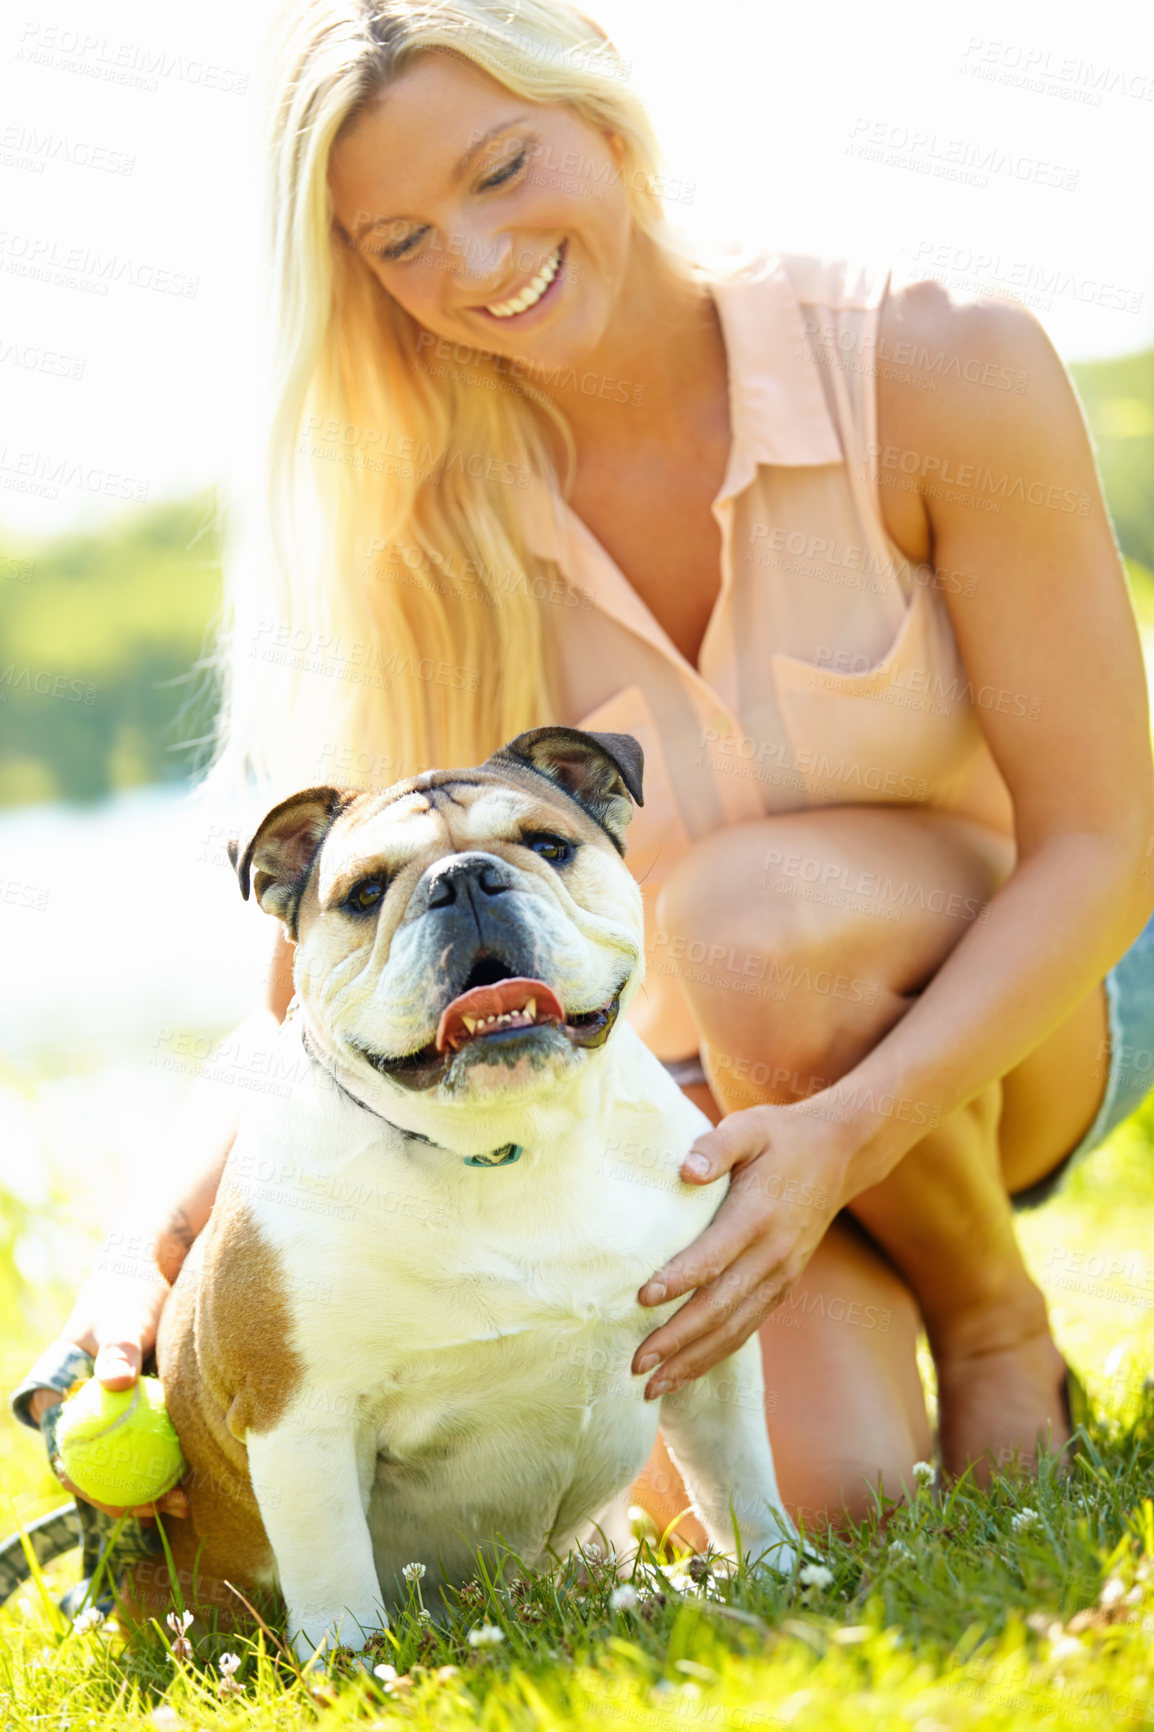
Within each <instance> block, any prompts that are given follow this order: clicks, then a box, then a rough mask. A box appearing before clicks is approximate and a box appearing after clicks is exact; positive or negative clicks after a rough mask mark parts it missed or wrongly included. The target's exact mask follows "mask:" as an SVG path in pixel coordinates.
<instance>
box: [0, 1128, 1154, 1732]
mask: <svg viewBox="0 0 1154 1732" xmlns="http://www.w3.org/2000/svg"><path fill="white" fill-rule="evenodd" d="M1152 1161H1154V1103H1152V1105H1151V1106H1150V1107H1148V1108H1147V1109H1145V1111H1144V1113H1143V1114H1142V1115H1139V1117H1138V1118H1137V1119H1135V1120H1133V1121H1131V1123H1130V1124H1129V1125H1127V1126H1125V1127H1123V1128H1122V1129H1121V1130H1120V1131H1119V1132H1117V1133H1116V1134H1115V1136H1114V1138H1113V1139H1112V1140H1111V1142H1110V1143H1109V1144H1108V1145H1107V1146H1106V1147H1105V1148H1104V1149H1102V1150H1099V1151H1098V1152H1097V1153H1096V1154H1095V1155H1094V1156H1093V1157H1092V1159H1091V1161H1090V1162H1089V1163H1087V1164H1086V1165H1085V1166H1084V1167H1083V1168H1082V1169H1081V1170H1080V1171H1079V1172H1078V1173H1076V1174H1075V1175H1074V1177H1073V1178H1072V1180H1071V1181H1070V1182H1069V1184H1068V1185H1067V1187H1066V1188H1065V1189H1064V1190H1063V1191H1062V1192H1061V1193H1060V1195H1059V1196H1058V1197H1057V1198H1056V1199H1055V1200H1054V1201H1053V1202H1051V1203H1049V1204H1047V1205H1046V1206H1045V1208H1043V1209H1042V1210H1039V1211H1037V1212H1035V1213H1033V1214H1030V1215H1027V1216H1024V1217H1022V1220H1021V1234H1022V1238H1023V1242H1024V1244H1025V1247H1026V1251H1027V1256H1028V1258H1029V1260H1030V1263H1031V1267H1032V1268H1033V1270H1034V1272H1035V1274H1036V1275H1037V1276H1038V1278H1039V1279H1040V1280H1041V1281H1042V1282H1043V1284H1044V1285H1045V1287H1046V1289H1047V1292H1048V1295H1049V1298H1050V1301H1051V1306H1052V1314H1053V1317H1054V1322H1055V1329H1056V1333H1057V1335H1058V1338H1059V1341H1060V1344H1061V1345H1062V1347H1063V1349H1064V1350H1065V1351H1066V1352H1067V1354H1068V1355H1069V1357H1070V1358H1071V1360H1072V1361H1073V1363H1074V1364H1075V1365H1076V1366H1077V1368H1078V1369H1079V1371H1080V1372H1081V1373H1082V1374H1083V1376H1084V1379H1085V1381H1086V1383H1087V1386H1088V1388H1089V1391H1090V1395H1091V1398H1092V1402H1093V1406H1094V1419H1093V1422H1092V1425H1091V1427H1090V1431H1089V1435H1088V1440H1087V1446H1086V1449H1085V1451H1084V1453H1083V1454H1082V1455H1081V1457H1080V1458H1079V1459H1078V1460H1077V1461H1076V1462H1075V1464H1074V1467H1073V1470H1072V1472H1071V1473H1070V1474H1069V1475H1068V1476H1063V1475H1062V1474H1060V1473H1058V1472H1057V1471H1055V1470H1054V1467H1053V1465H1052V1464H1047V1465H1046V1466H1045V1468H1044V1470H1043V1472H1042V1473H1041V1475H1040V1476H1039V1477H1038V1478H1037V1479H1033V1480H1027V1481H1022V1482H1012V1481H1001V1482H999V1483H997V1484H996V1485H995V1487H994V1488H993V1490H991V1491H990V1492H989V1493H985V1494H982V1493H978V1492H975V1491H973V1490H970V1489H968V1488H967V1487H965V1486H963V1487H962V1488H960V1489H957V1490H955V1491H953V1492H952V1493H948V1494H944V1495H937V1494H933V1493H931V1492H928V1491H920V1492H919V1493H918V1496H917V1498H916V1500H915V1502H914V1503H913V1504H912V1505H908V1506H893V1505H888V1506H885V1507H879V1508H878V1509H877V1510H876V1511H875V1513H874V1516H873V1518H872V1519H871V1520H870V1521H869V1522H867V1523H865V1524H863V1525H862V1526H861V1527H860V1528H859V1529H858V1530H856V1531H855V1532H853V1533H851V1534H849V1535H843V1536H841V1537H834V1536H831V1535H826V1534H822V1535H815V1536H813V1537H814V1538H815V1540H816V1541H817V1542H818V1544H819V1547H820V1549H821V1551H822V1552H823V1554H824V1555H825V1557H826V1558H827V1561H828V1564H829V1567H830V1569H831V1571H832V1574H833V1580H832V1582H831V1583H830V1584H829V1585H828V1586H825V1587H808V1588H807V1587H804V1586H803V1585H802V1584H801V1583H800V1582H798V1581H793V1582H788V1583H780V1582H777V1581H775V1580H769V1581H765V1580H760V1579H757V1578H756V1577H751V1576H749V1575H744V1576H742V1577H741V1578H739V1579H737V1580H734V1581H727V1580H724V1579H723V1580H720V1581H717V1580H715V1581H713V1582H712V1584H709V1583H707V1584H706V1587H707V1590H708V1591H707V1592H705V1593H702V1591H701V1589H700V1586H699V1585H698V1584H696V1583H695V1582H694V1581H693V1580H692V1579H691V1578H689V1577H687V1576H686V1573H685V1571H684V1568H682V1567H681V1566H680V1565H679V1564H678V1563H677V1561H676V1560H673V1559H667V1563H666V1567H665V1571H664V1576H663V1577H661V1576H659V1577H657V1578H650V1580H649V1582H648V1583H646V1582H645V1581H642V1582H641V1584H640V1586H641V1587H642V1589H645V1588H646V1587H648V1588H650V1589H652V1588H654V1587H656V1589H657V1590H658V1591H657V1592H652V1591H650V1592H644V1591H643V1592H642V1594H641V1597H640V1599H639V1602H638V1604H637V1606H636V1607H634V1608H622V1609H617V1610H614V1609H613V1608H612V1607H611V1606H610V1603H609V1596H610V1593H611V1591H612V1589H613V1587H614V1586H615V1582H614V1580H613V1579H612V1578H611V1577H610V1576H609V1574H608V1572H607V1571H606V1570H605V1569H604V1568H603V1567H598V1566H597V1565H596V1564H595V1565H594V1566H593V1568H592V1572H591V1576H592V1579H591V1580H590V1581H588V1582H587V1583H585V1584H584V1585H582V1584H581V1583H579V1582H578V1581H577V1579H576V1577H575V1574H574V1572H573V1571H572V1570H571V1569H570V1570H569V1571H568V1573H567V1574H564V1575H562V1576H561V1577H559V1578H557V1579H553V1578H537V1579H535V1580H534V1581H532V1582H531V1583H530V1584H529V1585H528V1587H518V1586H516V1585H515V1584H513V1582H512V1580H511V1572H509V1571H506V1572H505V1573H504V1574H502V1573H501V1572H498V1574H497V1576H496V1577H495V1578H493V1577H485V1578H484V1579H482V1580H479V1581H478V1582H477V1583H476V1584H475V1585H474V1586H473V1587H471V1588H470V1589H469V1590H467V1591H466V1592H465V1594H464V1595H462V1596H460V1597H456V1596H454V1597H452V1603H451V1605H450V1606H449V1607H448V1608H447V1612H448V1621H447V1623H446V1624H445V1625H444V1626H443V1627H441V1628H427V1627H425V1626H423V1625H422V1623H421V1621H420V1619H419V1615H418V1614H419V1609H420V1608H419V1603H418V1600H417V1598H416V1597H414V1598H413V1600H412V1602H411V1604H410V1607H409V1609H408V1611H407V1612H406V1613H405V1615H404V1616H402V1617H401V1618H400V1619H399V1620H398V1621H397V1623H396V1626H395V1628H394V1630H393V1631H392V1632H391V1633H389V1634H388V1635H387V1636H383V1637H380V1638H377V1639H376V1648H377V1653H376V1655H375V1658H376V1659H377V1660H378V1661H380V1662H381V1663H387V1664H390V1665H392V1666H393V1667H394V1668H395V1670H396V1673H397V1675H398V1678H399V1680H400V1682H399V1683H398V1682H394V1683H393V1684H392V1687H391V1689H389V1690H388V1691H386V1689H385V1686H384V1684H383V1683H382V1682H381V1681H380V1680H376V1679H374V1678H372V1677H368V1676H365V1675H364V1674H363V1673H362V1672H360V1671H359V1670H357V1669H354V1668H346V1669H344V1671H343V1672H342V1668H341V1667H340V1665H339V1664H338V1666H337V1667H336V1672H335V1675H334V1676H333V1677H331V1678H329V1679H327V1680H323V1681H319V1682H318V1681H316V1680H312V1681H310V1680H308V1679H305V1678H303V1677H301V1676H299V1675H298V1674H297V1672H296V1671H295V1669H294V1668H293V1667H291V1666H290V1665H288V1664H287V1663H286V1662H285V1660H284V1659H283V1657H281V1656H280V1654H279V1653H278V1650H277V1647H276V1645H275V1643H272V1642H270V1641H268V1640H266V1638H265V1637H263V1636H260V1637H258V1639H256V1640H248V1639H243V1638H238V1637H235V1636H234V1637H229V1638H224V1637H220V1636H215V1635H213V1634H212V1632H211V1631H207V1630H205V1629H204V1628H202V1627H201V1626H200V1625H198V1624H196V1623H194V1624H193V1626H192V1627H191V1629H190V1631H189V1636H190V1638H191V1640H192V1642H193V1645H194V1655H193V1659H192V1660H191V1662H188V1663H184V1664H178V1663H176V1662H174V1660H173V1659H172V1657H171V1653H170V1643H171V1632H169V1631H167V1630H156V1631H154V1632H152V1634H151V1635H150V1637H149V1639H148V1640H146V1641H145V1642H143V1643H142V1644H139V1645H138V1646H136V1647H134V1648H133V1649H128V1648H127V1647H126V1646H125V1644H124V1642H123V1640H122V1638H121V1636H120V1634H119V1633H118V1632H117V1630H116V1628H115V1625H114V1624H113V1625H106V1626H104V1627H103V1628H102V1629H100V1630H97V1631H92V1632H89V1633H86V1634H77V1633H76V1632H74V1631H72V1630H70V1629H68V1628H66V1627H65V1625H64V1623H63V1621H62V1620H61V1619H60V1617H59V1615H58V1614H57V1613H56V1612H55V1610H54V1605H53V1597H54V1595H58V1594H59V1593H60V1592H61V1591H62V1589H63V1588H64V1587H65V1586H66V1585H68V1584H69V1583H70V1582H71V1581H72V1580H74V1579H75V1567H76V1566H75V1560H74V1559H66V1560H60V1561H59V1563H57V1564H56V1565H54V1566H52V1568H51V1569H50V1571H49V1579H48V1581H47V1582H45V1583H44V1584H43V1585H42V1586H38V1585H36V1584H30V1585H29V1586H28V1587H26V1588H25V1589H24V1590H23V1591H22V1592H21V1593H20V1594H19V1595H18V1596H17V1598H16V1600H14V1601H13V1602H11V1603H10V1604H9V1605H8V1606H7V1607H6V1608H5V1609H3V1611H0V1707H2V1709H3V1724H4V1726H5V1727H14V1728H29V1729H30V1732H31V1729H32V1728H35V1729H36V1732H40V1729H41V1728H43V1727H46V1726H47V1727H51V1728H53V1729H56V1728H59V1729H60V1732H79V1729H82V1728H84V1729H87V1728H94V1729H103V1728H111V1727H118V1728H119V1727H131V1726H140V1727H144V1728H148V1729H149V1732H154V1729H155V1728H157V1727H158V1726H159V1727H164V1726H172V1727H173V1728H176V1727H177V1726H178V1724H179V1725H180V1726H184V1727H187V1728H189V1729H190V1732H191V1729H193V1728H201V1727H204V1728H209V1727H216V1726H221V1727H231V1728H234V1729H239V1728H242V1727H243V1728H245V1729H247V1728H250V1727H251V1728H257V1727H270V1728H272V1727H276V1728H285V1729H287V1728H296V1727H305V1726H308V1727H311V1726H313V1725H317V1726H320V1727H323V1728H329V1727H333V1728H335V1727H338V1726H347V1725H358V1726H386V1725H388V1726H391V1725H398V1726H399V1725H416V1726H425V1727H429V1728H436V1729H437V1732H456V1729H457V1728H464V1727H466V1726H470V1727H471V1726H481V1727H484V1728H486V1729H490V1732H505V1729H506V1728H508V1729H510V1732H512V1729H514V1728H521V1727H525V1728H528V1727H534V1728H537V1727H540V1728H551V1727H554V1726H560V1725H566V1726H570V1725H571V1726H575V1727H579V1728H589V1729H590V1732H592V1729H593V1728H596V1729H597V1732H607V1729H612V1728H617V1727H638V1726H642V1727H652V1728H658V1729H662V1732H677V1729H678V1728H685V1729H689V1732H696V1729H697V1728H699V1727H705V1728H718V1729H719V1732H730V1729H732V1732H751V1729H754V1728H759V1727H763V1726H764V1727H778V1726H781V1727H791V1728H798V1729H799V1732H808V1729H817V1728H820V1729H822V1732H841V1729H843V1728H844V1729H845V1732H850V1729H853V1732H862V1729H873V1728H894V1729H897V1728H901V1729H902V1732H911V1729H912V1732H945V1729H952V1728H955V1727H957V1728H962V1727H967V1728H968V1727H975V1728H976V1727H981V1728H993V1729H997V1728H1003V1727H1005V1728H1009V1727H1014V1728H1064V1727H1076V1726H1077V1727H1081V1726H1084V1727H1088V1728H1093V1729H1095V1732H1097V1729H1099V1728H1109V1729H1113V1728H1121V1727H1131V1726H1134V1727H1140V1726H1154V1643H1152V1637H1154V1502H1152V1501H1151V1500H1152V1498H1154V1387H1152V1388H1147V1387H1145V1380H1146V1375H1147V1369H1148V1368H1149V1367H1152V1366H1154V1323H1152V1321H1151V1314H1152V1311H1154V1197H1152V1188H1151V1184H1150V1174H1151V1162H1152ZM75 1207H76V1204H75V1201H73V1202H72V1203H69V1201H68V1200H67V1199H66V1198H65V1197H64V1196H63V1195H57V1196H54V1198H53V1200H51V1201H50V1202H49V1204H48V1205H46V1208H42V1209H41V1210H40V1217H41V1219H40V1220H39V1222H38V1224H37V1225H38V1230H42V1229H43V1226H44V1220H43V1217H44V1215H45V1213H47V1214H48V1215H49V1216H51V1215H52V1214H53V1213H57V1214H58V1215H59V1216H60V1219H61V1220H62V1221H63V1220H64V1219H65V1218H66V1216H67V1212H68V1210H69V1209H70V1208H73V1209H74V1208H75ZM49 1224H51V1223H49ZM29 1225H30V1224H29V1223H28V1222H27V1221H22V1220H20V1219H17V1218H12V1219H11V1220H9V1222H8V1230H7V1232H6V1235H5V1238H4V1240H3V1249H2V1250H0V1297H2V1298H3V1301H4V1304H5V1312H6V1315H8V1316H13V1315H15V1314H16V1310H17V1309H18V1308H23V1309H24V1312H25V1315H26V1319H27V1321H26V1323H25V1325H24V1327H23V1328H21V1329H19V1330H17V1331H11V1332H9V1333H8V1338H7V1339H6V1340H5V1343H4V1349H3V1355H2V1358H3V1362H4V1370H5V1372H6V1374H7V1376H8V1378H9V1381H10V1382H11V1381H14V1380H15V1378H16V1377H17V1375H18V1374H19V1372H20V1371H21V1370H22V1369H23V1368H24V1365H25V1364H26V1363H27V1361H28V1360H29V1359H30V1358H31V1356H32V1354H33V1353H34V1351H36V1349H37V1348H38V1347H39V1345H40V1344H41V1343H42V1342H43V1340H44V1339H45V1337H46V1335H47V1334H49V1333H51V1328H52V1327H54V1325H55V1322H56V1321H57V1320H58V1319H59V1317H60V1316H62V1315H63V1311H64V1306H65V1299H66V1296H67V1295H66V1290H65V1286H64V1285H61V1286H60V1287H59V1288H53V1287H50V1286H49V1287H46V1286H45V1285H44V1283H43V1282H42V1281H37V1280H35V1279H32V1278H30V1277H29V1275H28V1274H27V1273H22V1269H21V1243H22V1238H23V1236H24V1234H25V1232H26V1230H27V1229H28V1228H29ZM71 1279H72V1277H70V1279H69V1282H68V1285H71ZM0 1465H2V1467H3V1470H4V1485H5V1489H6V1490H7V1492H8V1493H9V1497H10V1500H11V1501H10V1506H9V1511H8V1512H7V1513H9V1515H10V1520H9V1522H8V1523H6V1524H5V1525H15V1518H16V1516H17V1515H18V1516H19V1517H20V1518H21V1519H23V1520H28V1519H31V1517H32V1516H34V1515H36V1514H39V1513H41V1511H42V1510H44V1509H47V1508H51V1507H53V1505H54V1504H56V1503H59V1502H60V1501H62V1500H61V1494H60V1491H59V1487H57V1486H56V1485H55V1482H54V1481H53V1480H52V1477H51V1475H50V1474H49V1473H48V1470H47V1467H46V1466H45V1465H44V1463H43V1461H42V1457H41V1453H40V1450H39V1445H38V1441H37V1440H36V1439H35V1438H34V1437H33V1436H32V1435H31V1434H30V1433H27V1432H24V1431H21V1430H19V1429H18V1428H17V1427H16V1426H15V1425H13V1424H11V1423H7V1424H6V1425H5V1427H4V1428H3V1432H2V1434H0ZM1025 1510H1030V1511H1032V1512H1034V1514H1033V1516H1032V1517H1029V1516H1028V1517H1026V1519H1025V1521H1022V1520H1021V1519H1019V1521H1018V1524H1017V1526H1015V1517H1019V1518H1021V1517H1022V1513H1023V1511H1025ZM682 1562H684V1560H682ZM1108 1583H1109V1584H1110V1585H1109V1586H1106V1584H1108ZM1104 1590H1105V1592H1103V1591H1104ZM482 1624H488V1625H492V1626H494V1627H496V1628H497V1629H499V1630H500V1632H501V1634H502V1638H503V1639H502V1640H501V1641H500V1642H499V1643H498V1644H497V1645H494V1646H491V1647H481V1648H475V1647H472V1646H470V1644H469V1641H468V1632H469V1631H470V1630H471V1629H475V1628H476V1627H478V1626H479V1625H482ZM225 1651H231V1652H234V1653H236V1654H239V1655H240V1656H241V1666H240V1669H239V1671H238V1673H237V1676H236V1681H237V1683H238V1685H239V1691H238V1693H237V1694H236V1695H234V1696H232V1697H231V1698H224V1697H222V1696H221V1694H220V1693H219V1680H220V1672H219V1668H218V1665H217V1662H218V1659H219V1656H220V1654H221V1653H222V1652H225Z"/></svg>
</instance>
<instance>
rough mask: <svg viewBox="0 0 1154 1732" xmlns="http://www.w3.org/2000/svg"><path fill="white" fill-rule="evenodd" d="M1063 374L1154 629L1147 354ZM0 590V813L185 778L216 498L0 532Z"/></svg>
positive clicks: (202, 684) (208, 708) (198, 699)
mask: <svg viewBox="0 0 1154 1732" xmlns="http://www.w3.org/2000/svg"><path fill="white" fill-rule="evenodd" d="M1071 371H1072V373H1073V376H1074V380H1075V383H1076V385H1077V387H1078V391H1079V393H1080V395H1081V398H1082V402H1083V404H1084V405H1085V408H1086V413H1087V416H1088V417H1089V421H1090V427H1091V430H1092V433H1093V436H1094V441H1095V445H1096V448H1097V453H1098V462H1099V467H1100V470H1101V474H1102V479H1103V483H1104V485H1105V490H1106V497H1107V500H1108V502H1109V505H1110V511H1111V514H1112V516H1113V519H1114V525H1115V528H1116V531H1117V535H1118V541H1119V544H1120V546H1121V549H1122V552H1123V554H1124V555H1125V558H1126V566H1127V572H1128V575H1129V577H1130V583H1131V589H1132V593H1133V595H1134V600H1135V605H1136V607H1137V610H1138V615H1139V618H1140V619H1141V621H1142V623H1143V626H1144V628H1146V629H1147V630H1149V631H1150V632H1154V349H1151V350H1148V351H1146V352H1144V353H1143V354H1140V355H1130V356H1124V357H1121V358H1119V359H1114V360H1108V361H1094V362H1086V363H1083V364H1082V365H1077V366H1074V367H1072V368H1071ZM0 595H2V597H3V605H2V607H0V706H2V708H0V741H2V745H0V806H14V805H22V804H28V803H32V802H36V801H41V800H60V799H63V800H71V801H95V800H99V799H101V798H102V797H104V796H106V795H108V794H110V793H113V792H115V791H118V790H122V789H127V788H133V787H141V786H145V785H148V784H156V783H166V782H167V783H174V782H182V781H187V780H191V779H194V778H195V775H196V772H197V768H198V766H200V765H202V764H203V762H204V758H205V751H206V747H205V745H204V742H205V740H206V738H207V736H208V735H209V734H210V733H211V725H212V717H213V713H214V710H215V704H216V693H217V684H216V678H215V673H214V670H213V667H212V665H211V658H212V649H213V641H214V637H215V631H216V625H217V620H218V609H219V598H220V541H219V533H218V526H217V522H216V513H215V507H214V502H213V500H212V498H211V497H209V496H204V497H200V498H195V499H189V500H178V501H174V502H172V503H169V504H163V505H157V506H155V507H152V508H150V509H147V510H143V511H142V510H137V511H134V512H133V513H132V514H131V515H126V516H125V517H124V518H123V519H122V520H120V521H119V522H118V523H117V522H114V523H113V524H111V525H110V526H109V527H108V528H106V529H105V530H103V531H102V532H101V533H100V534H98V535H96V534H94V535H73V536H68V537H66V538H62V539H60V540H58V541H51V542H42V543H24V544H21V543H19V542H18V541H17V540H16V539H15V538H14V537H11V536H8V537H5V536H3V535H2V534H0ZM37 674H40V675H41V676H44V675H47V676H48V678H49V680H55V678H56V676H57V675H63V676H66V677H67V678H68V679H69V680H70V681H71V680H76V681H78V682H80V684H79V685H78V686H76V687H71V686H70V687H69V688H67V689H68V690H70V691H72V692H74V693H77V694H79V695H77V696H76V697H75V698H74V699H72V700H68V701H63V702H61V701H53V700H52V699H51V698H49V697H47V696H46V695H45V694H44V693H43V692H40V691H37V689H36V683H37V681H36V676H37ZM39 683H40V684H41V685H42V686H43V685H45V683H46V681H45V679H44V678H43V677H41V679H40V682H39ZM93 688H95V690H93ZM86 700H90V701H86Z"/></svg>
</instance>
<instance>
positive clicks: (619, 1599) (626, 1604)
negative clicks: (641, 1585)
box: [609, 1582, 637, 1612]
mask: <svg viewBox="0 0 1154 1732" xmlns="http://www.w3.org/2000/svg"><path fill="white" fill-rule="evenodd" d="M636 1604H637V1589H636V1588H632V1587H630V1585H629V1583H628V1582H623V1583H622V1584H621V1586H620V1587H619V1588H614V1590H613V1592H612V1593H611V1594H610V1596H609V1610H610V1611H611V1612H631V1611H632V1610H633V1608H634V1606H635V1605H636Z"/></svg>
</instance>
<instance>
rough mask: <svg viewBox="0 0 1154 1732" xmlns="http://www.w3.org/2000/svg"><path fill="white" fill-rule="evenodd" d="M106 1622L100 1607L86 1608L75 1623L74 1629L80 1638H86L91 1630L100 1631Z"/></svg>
mask: <svg viewBox="0 0 1154 1732" xmlns="http://www.w3.org/2000/svg"><path fill="white" fill-rule="evenodd" d="M103 1622H104V1613H103V1612H102V1611H101V1610H100V1608H99V1606H85V1608H84V1610H83V1611H82V1612H81V1613H80V1615H79V1617H78V1618H76V1619H75V1620H74V1621H73V1625H72V1628H73V1629H74V1630H75V1631H76V1634H77V1635H78V1636H86V1635H87V1634H88V1632H89V1630H98V1629H99V1628H100V1626H101V1624H102V1623H103Z"/></svg>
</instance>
